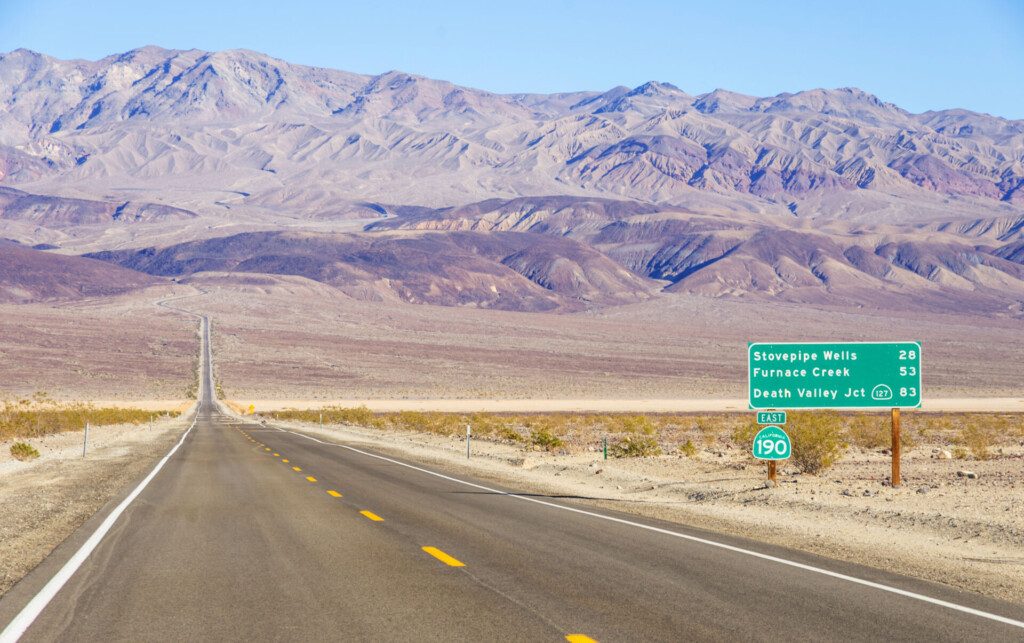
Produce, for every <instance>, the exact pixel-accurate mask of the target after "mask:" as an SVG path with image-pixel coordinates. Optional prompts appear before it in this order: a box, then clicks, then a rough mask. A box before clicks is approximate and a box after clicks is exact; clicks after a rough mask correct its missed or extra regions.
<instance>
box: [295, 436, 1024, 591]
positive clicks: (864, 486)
mask: <svg viewBox="0 0 1024 643" xmlns="http://www.w3.org/2000/svg"><path fill="white" fill-rule="evenodd" d="M277 424H279V425H288V426H292V427H294V428H299V429H302V430H304V431H307V432H309V433H312V434H317V435H321V436H327V437H330V438H334V439H337V440H344V441H345V442H346V443H350V444H364V445H367V446H372V447H374V448H377V449H381V450H385V451H388V452H391V453H393V454H395V455H398V456H402V457H405V458H409V459H411V460H415V461H419V462H425V463H430V464H433V465H435V466H438V467H440V468H443V469H445V470H448V471H455V472H465V473H470V474H472V475H475V476H479V477H483V478H487V479H491V480H494V481H496V482H499V483H502V484H505V485H508V486H510V487H512V488H515V489H523V490H526V491H532V492H536V493H543V494H549V495H552V496H556V497H559V496H560V497H563V498H564V497H572V498H582V499H585V500H586V501H587V502H591V503H593V504H595V505H597V506H601V507H605V508H609V509H615V510H618V511H626V512H630V513H635V514H639V515H644V516H650V517H654V518H659V519H664V520H670V521H675V522H679V523H682V524H688V525H696V526H700V527H704V528H710V529H713V530H717V531H721V532H727V533H732V534H738V535H743V536H748V537H751V538H754V539H757V540H761V541H767V542H772V543H776V544H780V545H785V546H788V547H794V548H797V549H801V550H805V551H810V552H813V553H817V554H821V555H824V556H829V557H832V558H837V559H843V560H848V561H852V562H857V563H861V564H866V565H870V566H873V567H876V568H882V569H888V570H894V571H897V572H901V573H904V574H909V575H912V576H917V577H921V578H927V579H929V580H933V581H936V582H940V583H946V584H949V585H952V586H954V587H959V588H963V589H967V590H970V591H975V592H979V593H981V594H986V595H989V596H994V597H998V598H1002V599H1006V600H1011V601H1015V602H1024V506H1022V505H1021V503H1020V497H1021V493H1022V490H1024V466H1022V465H1024V442H1021V443H1020V444H1014V445H1012V446H1006V447H1001V448H1000V449H999V451H998V455H997V456H996V457H995V458H993V459H991V460H988V461H965V460H951V459H945V458H944V457H943V454H942V449H944V448H945V447H943V446H941V445H927V444H926V445H919V446H917V447H915V448H913V449H911V450H910V451H909V452H907V453H905V454H904V459H903V472H904V485H903V486H902V487H900V488H892V487H889V486H886V485H885V484H883V479H884V478H885V477H886V476H887V475H888V474H889V467H890V460H889V457H888V456H887V455H884V454H883V453H880V452H870V451H863V450H854V451H851V452H849V453H848V454H847V455H846V457H845V458H844V459H843V460H842V461H841V462H840V463H839V464H837V465H836V466H835V467H833V468H832V469H830V470H828V471H827V472H825V473H824V474H822V475H821V476H811V475H799V474H797V473H796V472H795V470H793V469H792V468H790V467H786V466H784V467H782V468H781V469H780V485H779V486H778V487H775V488H771V487H768V486H767V484H766V481H765V477H766V470H765V466H764V465H763V464H761V463H757V462H756V461H754V460H752V459H751V458H750V457H749V456H748V455H747V454H746V453H745V452H740V451H739V450H732V449H726V450H721V448H720V447H719V446H717V445H716V446H712V447H705V448H703V449H701V450H699V451H698V453H697V455H696V456H695V457H693V458H687V457H685V456H660V457H656V458H635V459H618V460H616V459H610V460H603V459H602V457H601V454H600V453H598V452H596V451H594V452H586V453H582V454H574V455H567V454H561V455H558V454H551V453H548V452H545V451H536V450H529V449H527V448H524V447H519V446H516V445H510V444H503V443H495V442H488V441H483V440H476V441H474V443H473V452H474V455H473V458H472V460H470V461H468V462H467V460H466V457H465V443H464V441H463V440H462V439H459V438H448V437H443V436H435V435H425V434H413V433H406V432H394V431H389V432H381V431H374V430H369V429H363V428H358V427H351V426H328V427H325V428H324V429H322V430H321V429H319V428H318V427H316V426H314V425H308V424H301V423H280V422H278V423H277ZM968 470H969V471H971V472H972V473H974V474H976V475H977V476H978V477H977V478H968V477H965V476H963V475H958V472H965V471H968Z"/></svg>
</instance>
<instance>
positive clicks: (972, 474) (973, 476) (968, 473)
mask: <svg viewBox="0 0 1024 643" xmlns="http://www.w3.org/2000/svg"><path fill="white" fill-rule="evenodd" d="M956 477H958V478H967V479H969V480H977V479H978V474H977V473H975V472H973V471H967V470H965V469H961V470H959V471H957V472H956Z"/></svg>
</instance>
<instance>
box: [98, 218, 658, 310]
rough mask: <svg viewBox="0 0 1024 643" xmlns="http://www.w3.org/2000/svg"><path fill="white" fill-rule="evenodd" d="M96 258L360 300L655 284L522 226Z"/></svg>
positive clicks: (579, 302) (492, 297)
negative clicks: (304, 285)
mask: <svg viewBox="0 0 1024 643" xmlns="http://www.w3.org/2000/svg"><path fill="white" fill-rule="evenodd" d="M90 256H91V257H93V258H96V259H102V260H104V261H111V262H115V263H118V264H119V265H121V266H124V267H127V268H131V269H134V270H140V271H144V272H148V273H150V274H153V275H164V276H186V275H192V274H196V273H206V272H215V273H224V272H236V273H269V274H278V275H295V276H301V277H306V278H308V279H312V280H314V281H319V282H322V283H325V284H328V285H331V286H334V287H335V288H337V289H339V290H341V291H342V292H345V293H348V294H351V295H353V296H356V297H364V298H365V297H372V298H391V299H400V300H403V301H406V302H411V303H426V304H439V305H446V306H478V307H486V308H498V309H507V310H528V311H542V310H560V311H569V310H578V309H581V308H584V307H589V306H605V305H612V304H622V303H630V302H635V301H640V300H643V299H647V298H648V297H650V294H651V291H652V289H653V288H652V286H653V283H650V282H647V281H646V280H645V279H643V278H642V277H639V276H637V275H635V274H633V273H631V272H629V271H628V270H626V269H625V268H623V267H621V266H619V265H618V264H616V263H615V262H613V261H611V260H610V259H608V258H607V257H605V256H604V255H602V254H601V253H599V252H597V251H595V250H593V249H591V248H589V247H588V246H586V245H583V244H580V243H578V242H575V241H572V240H568V239H559V238H550V237H537V236H534V235H526V234H520V233H493V234H480V233H470V232H458V233H417V234H408V233H406V234H401V235H396V234H382V235H377V236H368V235H338V234H317V235H313V234H309V233H285V232H257V233H245V234H240V235H234V236H230V237H222V238H216V239H210V240H207V241H197V242H190V243H185V244H180V245H176V246H171V247H168V248H163V249H155V248H146V249H142V250H138V251H114V252H102V253H96V254H93V255H90Z"/></svg>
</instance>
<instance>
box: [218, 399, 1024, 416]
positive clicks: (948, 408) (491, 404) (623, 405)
mask: <svg viewBox="0 0 1024 643" xmlns="http://www.w3.org/2000/svg"><path fill="white" fill-rule="evenodd" d="M250 404H251V405H252V406H253V407H255V410H256V412H257V413H265V412H269V411H280V410H283V409H298V410H307V409H319V408H323V407H325V406H336V407H341V408H358V407H361V406H365V407H366V408H368V409H370V410H371V411H377V412H389V411H438V412H442V413H474V412H479V413H571V412H590V413H719V412H727V411H746V410H747V408H748V407H747V401H746V400H715V399H687V400H252V401H245V402H232V408H234V409H236V410H242V409H246V408H247V407H248V406H249V405H250ZM921 411H922V412H925V413H928V412H934V413H938V412H964V413H981V412H989V413H1024V398H1022V397H991V398H940V399H930V400H925V401H924V403H923V404H922V405H921Z"/></svg>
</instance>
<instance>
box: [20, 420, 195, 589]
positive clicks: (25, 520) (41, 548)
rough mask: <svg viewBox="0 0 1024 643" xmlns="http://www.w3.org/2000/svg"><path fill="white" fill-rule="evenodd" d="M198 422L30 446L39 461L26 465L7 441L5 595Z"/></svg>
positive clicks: (71, 436) (109, 429) (36, 441)
mask: <svg viewBox="0 0 1024 643" xmlns="http://www.w3.org/2000/svg"><path fill="white" fill-rule="evenodd" d="M190 422H191V417H190V416H188V415H183V416H180V417H177V418H173V419H163V420H158V421H157V422H156V423H155V424H154V425H153V428H152V429H150V428H149V427H148V425H141V426H135V425H131V424H124V425H114V426H99V427H92V428H91V429H90V430H89V450H88V454H87V457H86V458H84V459H83V458H82V432H81V431H73V432H68V433H57V434H53V435H47V436H44V437H41V438H33V439H31V440H29V442H30V443H31V444H32V446H34V447H35V448H36V449H37V450H38V451H39V454H40V457H39V458H38V459H37V460H32V461H29V462H18V461H17V460H14V459H13V458H12V457H11V455H10V445H11V442H0V595H2V594H3V593H4V592H6V591H7V590H8V589H10V588H11V586H13V585H14V584H15V583H16V582H18V580H19V579H21V578H22V577H23V576H24V575H25V574H27V573H28V572H29V571H31V570H32V569H33V568H34V567H35V566H36V565H38V564H39V563H40V562H41V561H42V560H43V559H44V558H45V557H46V556H47V555H49V553H50V552H51V551H52V550H53V549H54V547H56V546H57V545H59V544H60V543H61V541H63V540H64V539H65V538H67V537H68V536H69V535H71V533H72V532H73V531H74V530H75V529H77V528H78V527H79V526H80V525H81V524H82V523H84V522H85V521H86V520H87V519H88V518H89V517H90V516H92V515H93V514H94V513H96V512H97V511H98V510H99V509H100V508H102V507H103V506H104V505H105V504H107V503H108V502H109V501H110V500H111V499H113V498H114V497H116V496H117V495H118V494H119V493H120V492H122V491H123V490H124V488H125V487H126V486H127V485H128V484H129V483H130V482H132V481H134V480H136V479H137V478H139V477H140V476H141V475H142V474H143V473H144V472H146V471H148V470H149V469H150V468H151V467H152V466H153V465H154V464H155V463H156V461H157V460H158V459H159V458H161V457H163V456H164V455H165V454H166V453H167V450H168V449H169V448H170V445H171V444H172V443H173V442H174V440H176V439H177V438H178V437H179V436H180V435H181V432H182V430H183V429H184V428H185V427H187V426H188V423H190Z"/></svg>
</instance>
